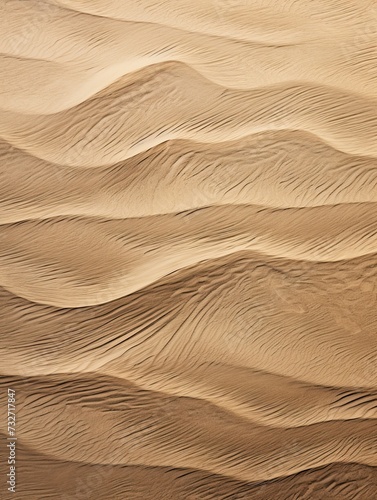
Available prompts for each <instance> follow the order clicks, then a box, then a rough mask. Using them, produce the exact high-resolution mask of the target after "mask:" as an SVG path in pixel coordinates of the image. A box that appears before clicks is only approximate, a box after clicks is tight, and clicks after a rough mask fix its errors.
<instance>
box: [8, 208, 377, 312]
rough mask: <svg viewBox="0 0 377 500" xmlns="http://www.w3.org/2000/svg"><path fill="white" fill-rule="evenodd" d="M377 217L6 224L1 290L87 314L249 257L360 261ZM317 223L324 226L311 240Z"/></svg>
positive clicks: (299, 212) (369, 250) (303, 212)
mask: <svg viewBox="0 0 377 500" xmlns="http://www.w3.org/2000/svg"><path fill="white" fill-rule="evenodd" d="M376 210H377V207H376V206H375V204H367V205H365V204H361V205H349V206H339V205H338V206H333V207H331V208H330V207H318V208H303V209H284V210H278V209H266V208H258V207H252V206H230V207H228V206H223V207H212V208H208V209H202V210H199V211H195V212H193V213H190V212H188V213H182V214H179V215H178V216H174V215H165V216H154V217H146V218H142V219H126V220H110V221H109V220H101V219H99V220H98V219H78V218H71V219H53V220H44V221H26V222H20V223H16V224H12V225H6V226H1V231H2V233H3V237H2V239H1V241H0V261H1V262H2V263H3V267H2V270H1V272H0V285H1V286H3V287H4V288H6V289H9V290H10V291H11V292H13V293H15V294H18V295H21V296H23V297H25V298H27V299H30V300H32V301H34V302H40V303H44V304H49V305H55V306H58V307H83V306H89V305H94V304H99V303H103V302H109V301H111V300H114V299H116V298H119V297H121V296H125V295H128V294H131V293H133V292H135V291H137V290H139V289H141V288H144V287H146V286H148V285H149V284H151V283H153V282H155V281H157V280H159V279H161V278H163V277H164V276H166V275H168V274H170V273H172V272H176V271H178V270H179V269H182V268H185V267H189V266H192V265H194V264H198V263H199V262H203V261H208V260H213V259H219V258H221V257H225V256H228V255H232V254H236V253H238V252H242V251H251V252H255V253H257V254H260V255H264V256H266V257H267V256H269V257H279V258H285V259H290V260H291V261H317V262H336V261H344V260H349V259H355V258H358V257H361V256H366V255H374V254H375V253H376V250H377V227H376V224H377V223H376V220H377V217H376V216H377V214H375V212H376ZM288 215H289V220H290V224H289V226H288V227H287V226H286V225H285V220H286V218H287V216H288ZM313 216H314V217H316V219H317V220H321V226H319V225H316V226H313V227H311V231H310V232H309V231H308V230H307V228H308V224H310V221H311V220H312V217H313ZM334 221H336V224H334ZM157 222H159V224H156V223H157ZM209 224H210V226H209ZM25 230H27V231H28V232H30V238H29V239H28V240H27V241H25V240H24V238H23V233H24V231H25ZM78 234H79V235H80V239H79V240H77V238H76V236H75V235H78ZM51 277H53V279H51Z"/></svg>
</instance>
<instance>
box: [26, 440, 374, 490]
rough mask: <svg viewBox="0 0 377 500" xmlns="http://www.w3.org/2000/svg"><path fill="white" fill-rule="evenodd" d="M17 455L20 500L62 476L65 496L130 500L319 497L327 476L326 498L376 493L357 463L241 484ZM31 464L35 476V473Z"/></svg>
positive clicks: (54, 485)
mask: <svg viewBox="0 0 377 500" xmlns="http://www.w3.org/2000/svg"><path fill="white" fill-rule="evenodd" d="M19 454H20V457H21V460H25V471H24V477H25V480H26V482H27V484H29V485H30V489H29V490H26V489H25V488H22V490H21V488H20V490H19V493H18V495H19V496H20V498H25V499H26V498H30V492H31V491H33V492H34V491H35V492H36V494H38V493H39V494H40V495H41V494H45V495H47V494H50V495H54V494H55V495H56V494H60V495H61V482H60V481H61V477H62V474H63V475H64V476H65V475H67V477H69V481H68V482H67V489H66V492H67V494H66V497H67V498H70V497H71V496H75V495H78V494H81V495H82V494H83V493H84V492H85V493H86V494H87V495H88V494H89V495H90V494H93V492H94V491H95V492H96V494H97V495H98V496H99V497H101V495H102V496H104V497H105V496H106V495H107V496H109V495H110V496H111V497H112V498H116V499H118V498H119V499H120V498H121V496H122V495H124V494H125V493H126V494H127V495H128V497H129V498H131V499H132V500H144V499H147V500H153V498H155V497H156V495H160V496H162V495H165V496H167V495H171V497H172V498H181V497H184V496H185V495H187V492H188V491H191V492H192V493H193V494H198V495H201V496H204V498H208V499H213V500H214V499H223V500H225V499H227V498H228V497H229V495H237V498H240V499H242V500H244V499H245V500H246V499H247V498H250V496H252V498H255V499H257V500H265V498H277V499H280V498H281V499H284V498H286V494H287V492H289V494H291V495H294V494H296V495H301V496H303V495H304V494H305V493H307V492H308V491H311V494H312V495H313V493H314V492H315V494H317V495H322V496H323V495H324V494H325V493H326V492H327V486H326V485H327V484H328V481H329V480H332V481H333V483H334V488H333V490H332V492H331V493H330V494H331V495H333V496H330V497H329V498H334V499H336V498H337V497H339V495H340V494H341V495H342V498H344V499H345V500H354V498H355V494H357V493H361V494H364V495H365V498H366V497H368V496H369V498H373V495H374V494H375V492H376V491H377V488H376V485H375V468H373V467H368V466H365V465H360V464H356V463H333V464H331V465H328V466H325V467H320V468H315V469H311V470H306V471H302V472H300V473H298V474H295V475H292V476H286V477H281V478H280V479H274V480H272V481H267V482H266V481H263V482H242V481H235V480H233V479H231V478H229V477H226V476H224V475H213V474H208V473H206V472H204V471H200V470H193V469H180V468H163V467H146V466H116V465H109V466H106V465H95V464H80V467H79V468H78V464H77V462H74V461H71V462H69V461H64V460H61V459H53V458H52V457H47V456H46V455H45V454H43V453H40V452H37V451H35V450H33V449H32V448H29V447H27V446H25V445H24V444H22V443H20V445H19ZM35 465H38V470H39V471H40V472H41V473H40V474H36V473H35V469H34V467H35ZM313 484H314V485H315V489H313ZM63 498H64V495H63ZM162 498H163V497H162Z"/></svg>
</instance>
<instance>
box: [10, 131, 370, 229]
mask: <svg viewBox="0 0 377 500" xmlns="http://www.w3.org/2000/svg"><path fill="white" fill-rule="evenodd" d="M261 148H262V153H261ZM0 154H1V155H3V156H4V158H5V161H4V163H3V166H2V167H0V200H1V202H0V204H1V205H0V206H1V209H2V212H1V214H0V223H1V224H4V223H6V224H9V223H15V222H21V221H24V220H31V219H49V218H51V217H63V216H68V217H72V216H75V217H101V218H106V219H114V218H115V219H124V218H135V217H146V216H152V215H163V214H167V213H178V212H184V211H189V210H194V209H199V208H208V207H210V206H215V205H216V206H220V205H248V204H249V205H259V206H263V207H266V208H267V207H269V208H294V207H297V208H302V207H319V206H330V205H338V204H355V203H373V202H375V201H376V200H377V194H376V193H377V190H376V185H377V161H376V160H375V159H373V158H367V157H358V156H350V155H346V154H343V153H341V152H339V151H336V150H334V149H332V148H331V147H330V146H328V145H327V144H326V143H324V142H322V141H320V140H318V139H317V138H316V137H315V136H312V135H311V134H305V133H300V132H298V131H296V132H295V131H286V132H285V131H275V132H273V131H270V132H266V133H261V134H257V135H255V136H250V137H248V138H245V139H244V140H241V141H235V142H226V143H222V144H218V145H214V144H204V143H195V142H191V141H168V142H166V143H162V144H161V145H160V146H156V147H154V148H152V149H151V150H147V151H146V152H145V153H140V154H139V155H136V156H135V157H133V158H131V159H129V160H126V161H124V162H120V163H118V164H114V165H111V166H107V167H97V168H95V169H86V168H80V167H74V168H69V167H64V166H60V165H55V164H51V163H48V162H44V161H43V160H40V159H38V158H36V157H33V156H31V155H28V154H27V153H25V152H23V151H21V150H19V149H16V148H13V147H11V146H10V145H9V144H8V143H6V142H5V141H3V142H2V143H0ZM293 170H294V171H295V175H292V171H293ZM146 179H148V183H147V184H146V182H145V180H146ZM298 190H300V196H297V192H298ZM178 193H179V196H177V194H178ZM329 208H330V207H329Z"/></svg>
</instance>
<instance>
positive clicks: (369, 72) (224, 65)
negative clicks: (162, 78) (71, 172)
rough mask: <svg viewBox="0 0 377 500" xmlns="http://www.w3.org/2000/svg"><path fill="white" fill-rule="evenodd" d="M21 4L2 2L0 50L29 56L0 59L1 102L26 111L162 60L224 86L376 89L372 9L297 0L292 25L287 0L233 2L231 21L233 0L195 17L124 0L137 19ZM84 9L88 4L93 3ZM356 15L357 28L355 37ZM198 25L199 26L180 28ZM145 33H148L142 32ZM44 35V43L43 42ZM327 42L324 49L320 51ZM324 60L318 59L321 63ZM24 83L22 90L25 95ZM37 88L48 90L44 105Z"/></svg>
mask: <svg viewBox="0 0 377 500" xmlns="http://www.w3.org/2000/svg"><path fill="white" fill-rule="evenodd" d="M28 5H29V7H26V8H25V6H24V5H22V4H21V6H20V5H19V6H18V7H19V8H18V9H13V10H12V9H8V8H7V6H6V8H5V13H4V14H5V15H4V16H3V18H4V25H3V26H1V28H2V31H4V33H5V37H4V42H3V47H1V48H2V52H3V53H8V54H10V55H12V56H13V57H16V58H17V57H18V58H22V57H24V58H25V57H31V58H33V59H32V60H31V61H30V62H31V64H30V66H29V68H28V71H25V66H24V64H23V63H22V64H21V63H20V61H15V63H14V64H13V63H12V62H10V61H7V60H4V61H3V62H2V64H3V65H4V66H7V69H8V71H7V74H8V76H7V78H6V79H4V82H2V86H3V92H2V93H1V94H2V95H3V96H4V97H3V102H2V103H1V105H2V106H3V107H4V108H7V109H8V108H9V107H10V106H13V107H14V108H16V109H18V110H19V111H21V112H25V111H26V110H27V111H28V112H32V113H38V112H41V111H43V112H47V113H50V112H51V111H52V110H55V111H56V110H58V109H60V110H61V109H62V108H64V107H67V106H68V107H69V106H71V105H72V104H74V103H75V102H76V104H77V102H78V101H79V100H85V99H87V98H88V97H89V95H90V94H92V93H93V92H95V91H98V90H99V89H100V87H103V86H106V85H109V84H110V83H111V80H114V79H116V78H119V77H120V76H122V74H124V73H126V72H127V71H132V70H135V69H137V68H140V66H142V65H145V64H149V63H159V62H162V61H166V60H177V61H181V62H182V63H184V64H187V65H189V66H192V67H193V68H195V69H197V70H199V71H201V72H203V74H205V76H206V78H209V79H210V80H213V81H216V83H218V84H222V85H225V86H228V87H232V88H237V87H240V88H255V87H256V86H258V84H259V85H260V84H261V83H262V84H263V85H268V84H270V83H278V82H284V81H285V82H287V81H297V80H300V81H306V82H313V83H318V84H319V85H323V84H331V85H332V86H333V87H337V86H339V87H340V88H342V89H343V90H345V91H350V92H353V91H354V90H355V89H360V92H361V93H363V94H364V95H369V96H371V97H374V98H376V97H377V94H376V89H375V82H374V78H373V70H374V68H373V64H372V63H371V57H370V56H371V55H373V49H374V43H373V39H371V40H369V37H370V35H371V33H370V32H368V28H369V24H368V22H369V23H370V19H371V18H372V16H373V15H374V10H373V8H370V9H367V8H365V7H364V9H363V8H362V7H361V8H360V9H357V10H358V14H357V22H356V20H355V19H353V18H352V17H350V16H347V15H343V16H340V17H339V13H336V14H335V15H334V12H332V13H331V11H332V10H333V9H332V8H331V7H330V8H329V7H328V6H326V8H325V6H323V5H322V4H321V9H320V10H321V15H319V13H318V12H312V13H311V14H309V13H308V12H306V13H305V12H302V10H301V9H300V8H299V9H298V11H296V13H295V20H296V23H298V24H296V25H295V23H292V19H291V16H292V6H290V8H289V9H288V10H287V9H286V6H284V5H282V6H281V7H280V8H279V11H280V12H279V14H278V13H277V12H276V11H275V9H276V6H275V8H271V7H268V6H265V5H264V4H263V3H262V4H261V5H259V6H255V5H254V2H251V3H250V4H249V5H246V4H243V6H242V7H241V8H242V11H243V12H242V15H240V14H238V16H237V18H238V19H236V20H235V19H234V18H233V16H234V14H235V11H237V9H235V5H228V3H227V2H225V3H224V2H223V1H220V2H218V3H216V2H209V3H207V5H206V6H205V7H204V11H203V12H202V15H198V8H195V9H193V6H192V5H191V6H190V5H180V9H178V12H177V7H176V5H175V4H174V3H173V5H172V6H171V8H170V9H169V12H168V13H167V12H166V11H164V10H163V11H162V12H161V11H160V9H159V8H156V6H153V7H152V6H149V8H148V7H147V6H143V5H142V4H141V5H140V4H139V5H136V6H135V5H133V6H132V5H127V12H131V10H133V11H138V14H137V15H136V18H137V20H136V21H133V22H127V21H120V20H114V19H109V18H106V13H105V15H104V16H102V17H101V15H100V16H96V15H90V14H87V13H82V12H79V13H78V12H72V11H69V10H67V9H62V8H59V7H58V6H56V5H55V6H52V5H51V4H50V3H43V4H42V3H36V2H35V3H33V2H32V1H30V2H29V3H28ZM60 5H61V4H60ZM73 7H74V5H73ZM84 7H86V8H87V9H89V10H90V8H92V9H93V5H92V6H91V7H89V6H88V5H86V6H84ZM101 7H102V9H103V7H104V6H103V5H102V6H99V10H101ZM313 7H314V5H313ZM316 7H317V8H318V5H317V6H316ZM110 8H111V7H110ZM117 8H119V9H120V10H123V11H124V6H118V7H117V6H115V9H117ZM354 8H356V6H355V4H354ZM95 9H96V7H94V10H95ZM105 10H106V9H105ZM179 10H180V11H181V12H179ZM199 10H200V8H199ZM228 10H230V17H229V15H227V11H228ZM294 10H295V9H294ZM310 10H312V7H310ZM327 10H329V15H331V17H332V23H333V26H331V25H330V26H329V22H328V20H327V19H326V18H324V19H321V17H322V16H323V15H324V12H325V11H327ZM184 11H186V12H187V14H188V16H187V18H186V14H185V13H184ZM300 11H301V12H300ZM314 11H315V8H314ZM22 12H23V13H24V14H22ZM135 13H136V12H135ZM330 13H331V14H330ZM23 15H24V16H27V17H28V19H29V24H30V33H31V35H30V36H32V42H33V43H27V41H28V40H27V38H28V36H27V35H28V33H27V32H26V31H27V30H26V29H25V26H24V23H23ZM156 15H157V17H159V18H160V23H159V22H158V21H157V23H156V22H155V23H151V22H150V21H156ZM166 17H173V18H175V21H177V22H174V20H173V24H175V27H173V26H172V25H171V23H169V22H168V23H166V22H164V20H166ZM185 18H186V19H185ZM314 19H315V20H314ZM246 20H247V22H246ZM234 21H236V22H234ZM362 23H365V24H366V26H367V29H366V33H365V35H364V37H363V40H362V43H360V42H359V37H360V36H362V35H363V33H361V35H359V32H360V29H361V28H360V25H361V26H362ZM167 24H170V27H169V26H167ZM200 24H201V25H202V26H203V29H202V30H201V31H202V33H190V32H188V31H187V29H189V30H190V28H192V26H197V27H198V26H199V25H200ZM279 25H280V28H279V29H278V26H279ZM125 26H127V29H125ZM239 28H242V29H241V32H242V34H241V33H240V34H241V37H242V38H244V37H245V34H248V35H249V38H250V33H253V35H252V36H251V39H252V40H254V42H253V41H252V40H250V41H247V40H239V39H237V38H239V36H238V35H237V31H240V30H239ZM369 29H370V28H369ZM146 31H147V32H148V33H149V36H148V37H146V36H144V35H145V32H146ZM25 32H26V34H25ZM43 35H45V36H43ZM46 35H47V36H46ZM234 37H235V38H234ZM46 38H47V39H48V40H50V43H46ZM61 39H64V40H65V45H64V48H62V47H61V46H60V45H61V44H59V41H60V40H61ZM93 40H94V43H93ZM261 44H262V46H261ZM329 45H330V46H331V48H332V50H331V51H329V50H326V49H327V47H328V46H329ZM324 51H326V52H327V54H326V55H324ZM72 54H74V56H72ZM46 59H47V60H48V61H46ZM324 59H327V61H326V64H324ZM350 61H352V63H353V64H355V66H357V69H358V71H357V72H356V71H353V70H350ZM372 62H373V61H372ZM56 64H64V66H65V67H64V70H62V69H61V68H56V66H54V67H53V65H56ZM334 68H336V71H334ZM21 71H25V73H24V74H25V76H26V75H27V73H28V72H30V71H33V72H36V71H38V72H40V73H44V78H41V79H39V78H38V79H36V81H35V82H34V81H31V82H28V86H27V85H25V84H24V83H23V82H22V81H21V82H19V83H18V85H14V82H15V80H16V75H17V72H18V73H20V72H21ZM54 72H56V73H55V74H54ZM66 73H68V74H69V77H68V75H67V74H66ZM52 76H55V78H52ZM59 79H62V80H63V81H64V83H65V88H67V86H68V88H69V92H67V93H66V95H65V96H64V97H63V96H62V95H61V92H59V89H58V87H57V86H56V82H55V81H58V80H59ZM30 87H31V88H32V92H30V93H29V95H28V96H27V97H28V98H27V99H25V93H26V92H27V91H28V90H30ZM46 92H47V93H48V95H49V96H51V97H52V96H54V99H53V100H52V101H53V102H51V99H50V100H49V101H50V102H49V104H47V102H46V101H47V100H46ZM10 96H11V97H12V100H10V99H9V97H10ZM67 100H68V103H67Z"/></svg>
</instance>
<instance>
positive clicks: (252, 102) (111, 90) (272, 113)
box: [0, 63, 377, 166]
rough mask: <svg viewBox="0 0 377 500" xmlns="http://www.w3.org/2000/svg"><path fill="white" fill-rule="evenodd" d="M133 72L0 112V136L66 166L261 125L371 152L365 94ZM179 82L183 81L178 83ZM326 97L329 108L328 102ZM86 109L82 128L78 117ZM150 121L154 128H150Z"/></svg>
mask: <svg viewBox="0 0 377 500" xmlns="http://www.w3.org/2000/svg"><path fill="white" fill-rule="evenodd" d="M134 77H135V80H134V82H133V83H131V81H130V80H129V79H128V80H127V83H126V84H125V85H123V83H122V79H121V80H119V81H118V82H116V83H114V84H113V85H111V86H110V87H108V88H107V89H106V90H105V91H104V92H101V93H99V94H96V96H94V97H93V98H91V99H89V100H88V101H86V102H84V103H83V104H81V105H78V106H76V107H74V108H72V109H70V110H68V111H66V112H62V113H57V114H54V115H51V116H45V117H27V116H21V115H16V114H12V113H7V112H5V111H4V112H3V113H2V114H1V115H0V137H2V138H3V139H4V140H6V141H8V142H10V143H11V144H12V145H14V146H16V147H20V148H21V149H24V150H25V151H27V152H29V153H30V154H33V155H37V156H39V157H40V158H43V159H44V160H46V161H51V162H53V163H60V164H66V165H72V166H90V165H92V164H96V163H99V164H101V165H105V164H111V163H116V162H119V161H122V160H125V159H127V158H130V157H132V156H135V155H136V154H138V153H141V152H143V151H145V150H146V149H149V148H151V147H154V146H156V145H158V144H160V143H162V142H165V141H167V140H173V139H185V140H196V141H204V142H211V141H212V142H215V143H217V142H223V141H224V140H237V139H242V138H244V137H245V136H247V135H250V134H251V133H256V132H261V131H263V130H266V129H300V130H303V131H306V132H310V133H313V134H315V135H317V136H319V137H321V138H322V137H323V138H324V140H325V141H326V142H328V143H329V144H330V145H334V147H336V148H337V149H341V150H342V151H344V152H346V153H350V154H360V153H361V152H362V153H363V154H364V155H369V156H376V155H377V150H376V145H375V136H376V133H377V128H376V126H375V125H374V124H375V123H377V119H376V117H377V115H376V111H375V106H374V104H373V101H370V100H368V99H363V98H360V97H357V96H354V95H353V96H352V100H351V99H350V96H349V95H348V94H347V93H343V92H340V91H335V90H334V89H330V88H324V87H315V86H310V85H297V84H296V85H294V84H293V85H275V86H271V87H269V88H262V89H258V90H256V91H253V92H248V91H231V90H229V91H224V90H223V89H222V88H220V87H218V86H215V85H213V84H210V83H209V82H207V81H206V80H205V79H203V78H202V77H200V76H199V75H198V74H197V73H196V72H195V71H194V70H192V69H190V68H188V67H185V66H184V65H182V64H178V63H166V64H161V65H158V69H156V68H154V67H149V68H146V69H145V70H142V71H140V72H138V73H137V74H136V75H135V76H134ZM184 81H186V82H190V85H189V86H188V85H187V84H186V88H185V85H184V83H183V82H184ZM135 86H137V88H136V87H135ZM193 96H195V97H193ZM131 97H133V98H132V100H131ZM334 100H335V101H337V103H338V105H337V107H336V108H329V107H328V103H329V102H332V101H334ZM203 103H206V104H205V105H203ZM126 104H127V106H126ZM172 109H174V110H175V112H174V117H173V116H172V112H171V110H172ZM309 110H310V111H309ZM88 113H89V115H88V120H85V122H84V126H83V122H82V119H81V118H80V116H81V115H83V116H85V115H87V114H88ZM89 116H90V118H89ZM154 122H156V123H158V124H159V125H158V127H157V129H156V128H155V127H151V124H153V123H154ZM334 122H338V126H334ZM62 130H64V134H63V135H62ZM361 131H362V133H360V132H361ZM46 134H48V136H49V142H48V143H46V142H45V141H44V137H45V136H46Z"/></svg>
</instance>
